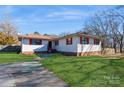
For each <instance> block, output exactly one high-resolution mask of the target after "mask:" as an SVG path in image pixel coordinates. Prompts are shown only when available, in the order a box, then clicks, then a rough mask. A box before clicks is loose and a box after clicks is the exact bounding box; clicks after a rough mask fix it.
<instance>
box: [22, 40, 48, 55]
mask: <svg viewBox="0 0 124 93" xmlns="http://www.w3.org/2000/svg"><path fill="white" fill-rule="evenodd" d="M47 46H48V41H47V40H42V45H29V44H22V53H24V52H42V51H47Z"/></svg>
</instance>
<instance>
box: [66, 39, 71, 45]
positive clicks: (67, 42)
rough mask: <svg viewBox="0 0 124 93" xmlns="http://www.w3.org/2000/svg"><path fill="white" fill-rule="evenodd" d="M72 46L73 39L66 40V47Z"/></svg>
mask: <svg viewBox="0 0 124 93" xmlns="http://www.w3.org/2000/svg"><path fill="white" fill-rule="evenodd" d="M71 44H72V37H71V38H67V39H66V45H71Z"/></svg>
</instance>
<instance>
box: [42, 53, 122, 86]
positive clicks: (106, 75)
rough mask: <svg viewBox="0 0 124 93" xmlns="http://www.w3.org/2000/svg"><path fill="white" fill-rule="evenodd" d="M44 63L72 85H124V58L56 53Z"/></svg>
mask: <svg viewBox="0 0 124 93" xmlns="http://www.w3.org/2000/svg"><path fill="white" fill-rule="evenodd" d="M42 64H43V65H44V66H45V67H47V68H48V69H49V70H51V71H53V72H54V74H56V75H57V76H58V77H59V78H61V79H62V80H64V81H65V82H66V83H67V84H69V85H70V86H74V87H81V86H83V87H119V86H120V87H122V86H123V87H124V58H121V59H108V58H107V59H106V58H104V57H99V56H85V57H74V56H63V55H61V54H55V55H53V56H51V57H49V58H47V59H46V60H44V61H43V62H42Z"/></svg>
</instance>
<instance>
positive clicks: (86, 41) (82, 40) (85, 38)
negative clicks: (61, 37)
mask: <svg viewBox="0 0 124 93" xmlns="http://www.w3.org/2000/svg"><path fill="white" fill-rule="evenodd" d="M80 44H89V37H80Z"/></svg>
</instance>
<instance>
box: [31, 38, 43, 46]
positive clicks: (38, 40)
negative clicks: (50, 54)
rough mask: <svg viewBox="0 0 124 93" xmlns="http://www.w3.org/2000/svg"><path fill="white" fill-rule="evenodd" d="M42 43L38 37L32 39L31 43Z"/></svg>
mask: <svg viewBox="0 0 124 93" xmlns="http://www.w3.org/2000/svg"><path fill="white" fill-rule="evenodd" d="M41 44H42V40H40V39H32V45H41Z"/></svg>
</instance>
